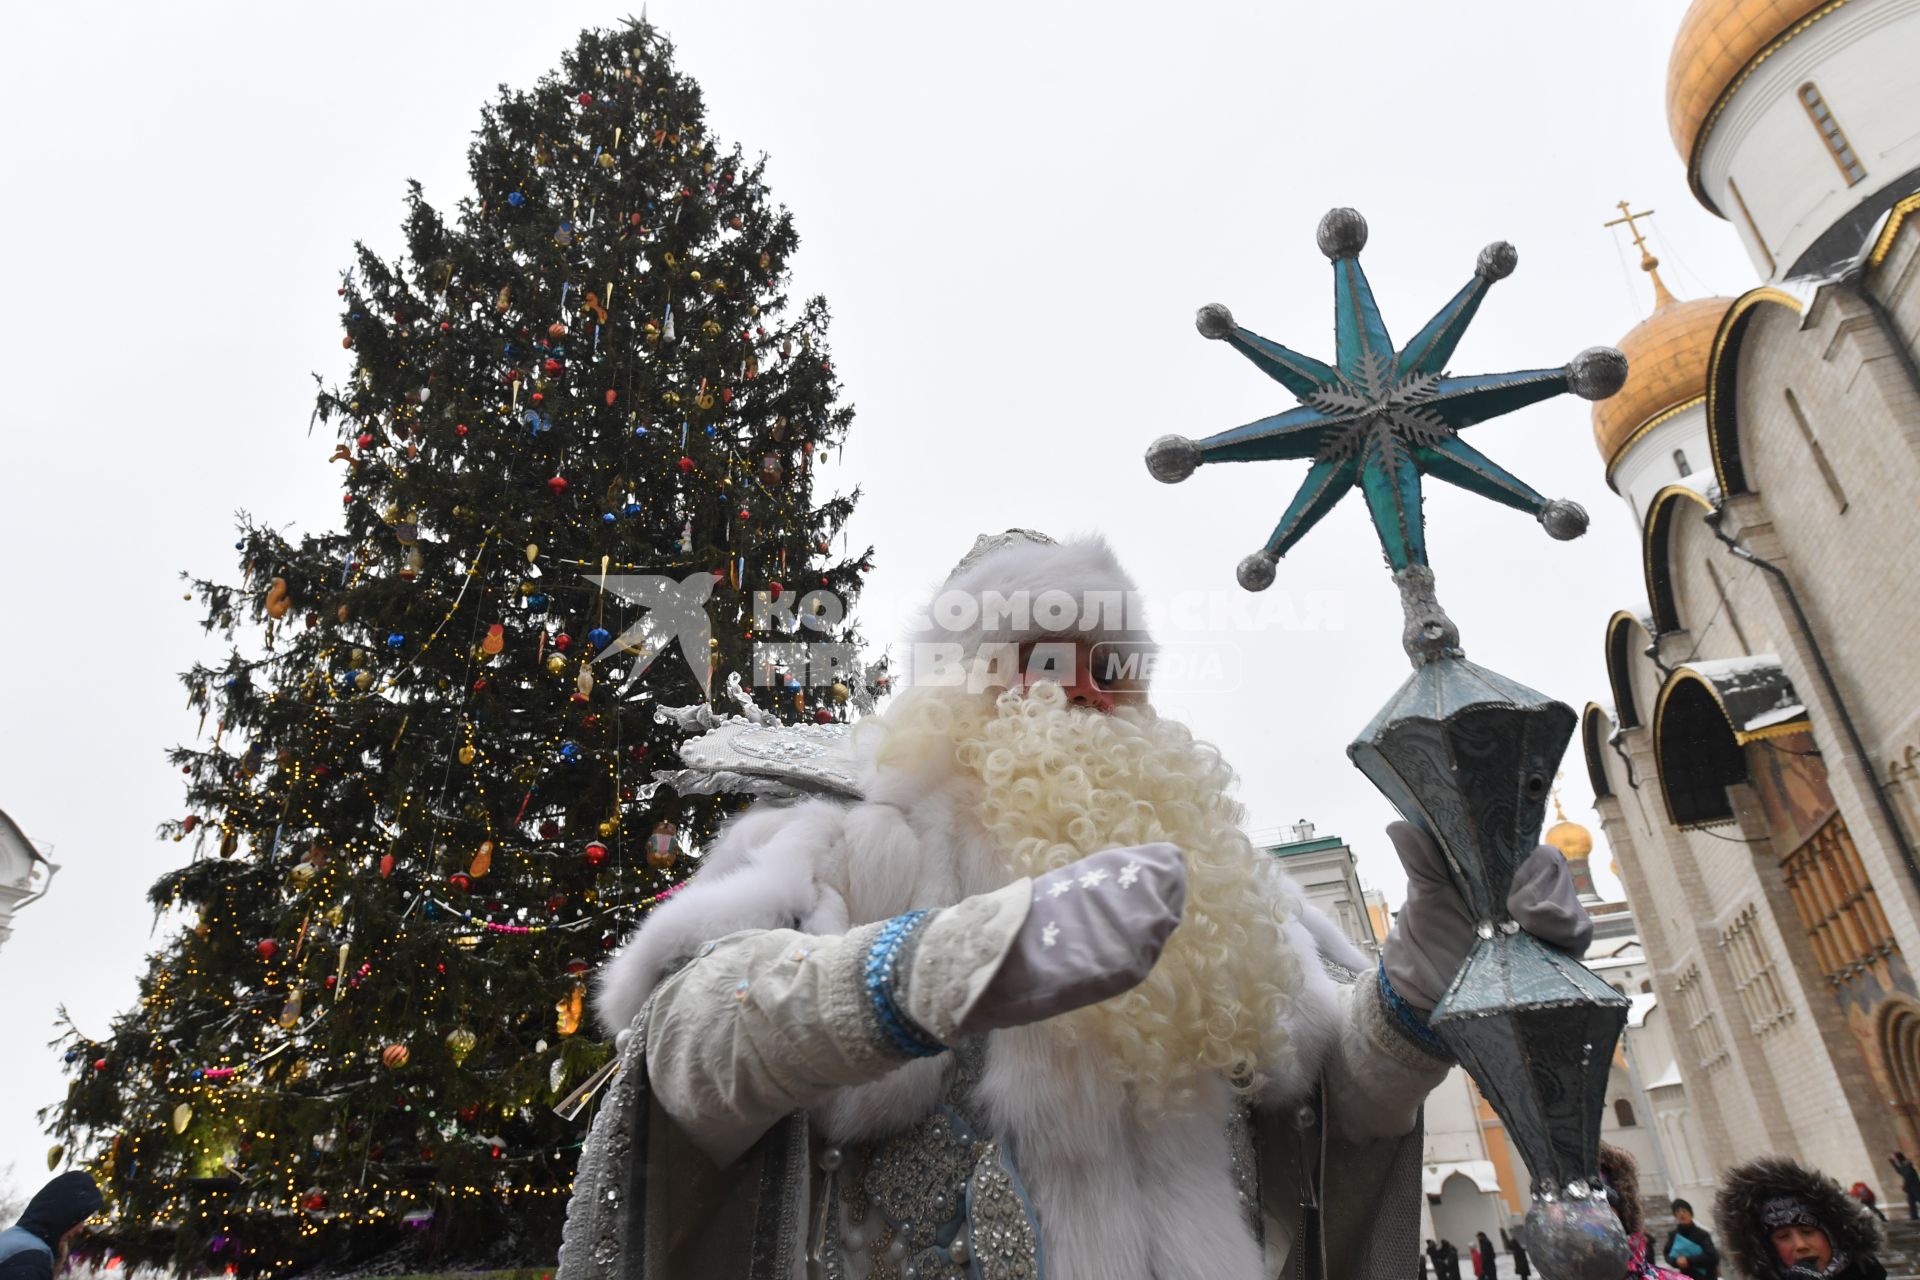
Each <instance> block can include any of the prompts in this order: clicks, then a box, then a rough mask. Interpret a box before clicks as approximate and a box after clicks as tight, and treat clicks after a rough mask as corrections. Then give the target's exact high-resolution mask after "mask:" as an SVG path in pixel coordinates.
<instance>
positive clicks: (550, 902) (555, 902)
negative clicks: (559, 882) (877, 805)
mask: <svg viewBox="0 0 1920 1280" xmlns="http://www.w3.org/2000/svg"><path fill="white" fill-rule="evenodd" d="M566 905H567V895H566V894H564V893H556V894H554V895H553V896H552V897H551V898H548V899H547V910H548V911H556V912H557V911H559V910H560V908H562V907H564V906H566Z"/></svg>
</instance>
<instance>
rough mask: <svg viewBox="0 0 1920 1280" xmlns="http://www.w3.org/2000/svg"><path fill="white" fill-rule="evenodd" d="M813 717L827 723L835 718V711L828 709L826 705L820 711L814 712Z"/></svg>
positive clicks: (821, 722)
mask: <svg viewBox="0 0 1920 1280" xmlns="http://www.w3.org/2000/svg"><path fill="white" fill-rule="evenodd" d="M813 718H814V720H816V721H817V722H819V723H820V724H826V723H827V722H828V721H830V720H832V719H833V712H831V711H829V710H827V709H826V708H825V707H821V708H820V709H819V710H818V711H816V712H814V713H813Z"/></svg>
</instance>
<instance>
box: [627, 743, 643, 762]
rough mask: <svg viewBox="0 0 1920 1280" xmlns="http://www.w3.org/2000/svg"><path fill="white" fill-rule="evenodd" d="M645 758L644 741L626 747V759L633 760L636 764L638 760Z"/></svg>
mask: <svg viewBox="0 0 1920 1280" xmlns="http://www.w3.org/2000/svg"><path fill="white" fill-rule="evenodd" d="M646 758H647V747H646V744H645V743H638V744H636V745H634V746H631V747H628V748H627V759H629V760H631V761H633V762H634V763H635V764H638V763H639V762H640V761H642V760H645V759H646Z"/></svg>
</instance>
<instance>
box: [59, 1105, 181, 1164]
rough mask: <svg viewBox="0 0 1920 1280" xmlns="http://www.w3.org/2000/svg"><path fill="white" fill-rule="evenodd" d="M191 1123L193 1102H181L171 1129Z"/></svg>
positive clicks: (178, 1130) (178, 1129) (179, 1130)
mask: <svg viewBox="0 0 1920 1280" xmlns="http://www.w3.org/2000/svg"><path fill="white" fill-rule="evenodd" d="M192 1123H193V1104H192V1103H190V1102H183V1103H181V1104H180V1105H179V1106H177V1107H175V1108H174V1109H173V1131H174V1132H175V1133H185V1132H186V1131H187V1126H188V1125H190V1124H192ZM54 1150H56V1151H58V1150H59V1148H58V1147H55V1148H54ZM47 1167H48V1168H49V1169H51V1168H52V1167H53V1165H52V1163H51V1162H49V1163H48V1165H47Z"/></svg>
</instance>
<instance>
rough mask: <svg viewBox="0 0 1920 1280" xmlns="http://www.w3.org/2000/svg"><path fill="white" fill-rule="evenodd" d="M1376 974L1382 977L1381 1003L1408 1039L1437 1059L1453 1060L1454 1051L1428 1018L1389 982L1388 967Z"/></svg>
mask: <svg viewBox="0 0 1920 1280" xmlns="http://www.w3.org/2000/svg"><path fill="white" fill-rule="evenodd" d="M1374 972H1375V973H1377V974H1379V975H1380V1002H1381V1003H1382V1004H1384V1005H1386V1006H1387V1012H1389V1013H1391V1014H1392V1015H1393V1020H1394V1022H1395V1023H1396V1024H1397V1025H1398V1026H1399V1028H1400V1030H1402V1031H1404V1032H1406V1034H1407V1038H1408V1039H1410V1040H1412V1041H1413V1042H1414V1043H1415V1044H1417V1045H1419V1046H1420V1047H1421V1048H1423V1049H1425V1050H1427V1051H1428V1052H1429V1053H1431V1054H1433V1055H1434V1056H1435V1057H1436V1058H1452V1057H1453V1051H1452V1050H1450V1049H1448V1048H1447V1046H1446V1045H1444V1044H1442V1043H1441V1042H1440V1037H1439V1036H1437V1035H1435V1034H1433V1028H1432V1027H1430V1026H1428V1025H1427V1019H1426V1016H1425V1015H1424V1014H1422V1013H1421V1012H1420V1011H1419V1010H1418V1009H1415V1008H1414V1007H1413V1006H1412V1005H1410V1004H1408V1003H1407V999H1406V997H1405V996H1403V995H1401V994H1400V993H1399V992H1398V991H1395V990H1394V989H1393V984H1392V983H1391V982H1389V981H1387V966H1386V965H1384V964H1383V965H1380V966H1379V967H1378V968H1376V969H1375V970H1374Z"/></svg>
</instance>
